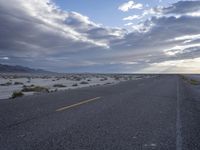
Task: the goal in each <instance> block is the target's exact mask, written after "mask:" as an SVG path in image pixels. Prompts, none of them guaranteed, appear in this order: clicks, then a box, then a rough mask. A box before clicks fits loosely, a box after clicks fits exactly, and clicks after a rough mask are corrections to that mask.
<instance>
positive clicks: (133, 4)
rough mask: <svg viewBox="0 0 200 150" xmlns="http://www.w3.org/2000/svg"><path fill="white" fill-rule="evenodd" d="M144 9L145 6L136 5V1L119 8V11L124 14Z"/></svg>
mask: <svg viewBox="0 0 200 150" xmlns="http://www.w3.org/2000/svg"><path fill="white" fill-rule="evenodd" d="M142 8H143V5H142V4H141V3H136V2H134V1H128V2H126V3H123V4H122V5H120V6H119V7H118V9H119V10H121V11H123V12H127V11H129V10H130V9H142Z"/></svg>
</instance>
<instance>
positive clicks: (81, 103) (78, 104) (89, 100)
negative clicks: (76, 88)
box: [56, 97, 101, 112]
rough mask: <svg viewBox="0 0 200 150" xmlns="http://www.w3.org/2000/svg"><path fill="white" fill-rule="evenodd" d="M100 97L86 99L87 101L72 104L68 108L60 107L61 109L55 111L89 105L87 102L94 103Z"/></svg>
mask: <svg viewBox="0 0 200 150" xmlns="http://www.w3.org/2000/svg"><path fill="white" fill-rule="evenodd" d="M100 98H101V97H95V98H92V99H88V100H84V101H81V102H79V103H76V104H72V105H69V106H66V107H62V108H59V109H57V110H56V111H57V112H58V111H64V110H67V109H70V108H73V107H77V106H80V105H83V104H86V103H89V102H92V101H95V100H98V99H100Z"/></svg>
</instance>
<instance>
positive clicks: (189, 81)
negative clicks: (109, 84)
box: [181, 75, 200, 85]
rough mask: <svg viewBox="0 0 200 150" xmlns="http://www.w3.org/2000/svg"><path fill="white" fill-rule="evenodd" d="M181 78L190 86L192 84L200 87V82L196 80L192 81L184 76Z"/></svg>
mask: <svg viewBox="0 0 200 150" xmlns="http://www.w3.org/2000/svg"><path fill="white" fill-rule="evenodd" d="M181 78H182V79H183V80H185V81H186V82H188V83H189V84H191V85H200V82H199V81H197V80H195V79H190V78H188V77H186V76H184V75H181Z"/></svg>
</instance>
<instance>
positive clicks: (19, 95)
mask: <svg viewBox="0 0 200 150" xmlns="http://www.w3.org/2000/svg"><path fill="white" fill-rule="evenodd" d="M22 96H24V94H23V93H22V92H21V91H20V92H13V94H12V96H11V98H12V99H14V98H17V97H22Z"/></svg>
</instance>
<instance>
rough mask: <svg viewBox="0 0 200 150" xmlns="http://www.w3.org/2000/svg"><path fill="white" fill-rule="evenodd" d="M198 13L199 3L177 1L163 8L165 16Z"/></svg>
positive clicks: (199, 9)
mask: <svg viewBox="0 0 200 150" xmlns="http://www.w3.org/2000/svg"><path fill="white" fill-rule="evenodd" d="M197 11H200V1H179V2H177V3H175V4H172V5H171V6H170V7H166V8H163V12H164V13H165V14H187V13H193V12H197Z"/></svg>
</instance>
